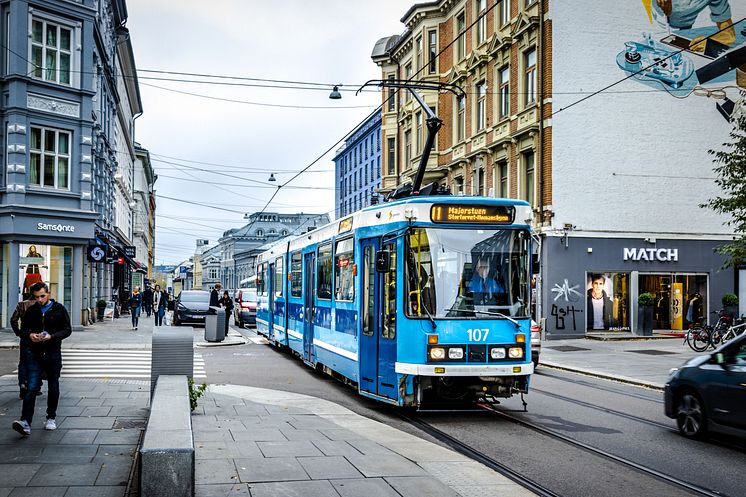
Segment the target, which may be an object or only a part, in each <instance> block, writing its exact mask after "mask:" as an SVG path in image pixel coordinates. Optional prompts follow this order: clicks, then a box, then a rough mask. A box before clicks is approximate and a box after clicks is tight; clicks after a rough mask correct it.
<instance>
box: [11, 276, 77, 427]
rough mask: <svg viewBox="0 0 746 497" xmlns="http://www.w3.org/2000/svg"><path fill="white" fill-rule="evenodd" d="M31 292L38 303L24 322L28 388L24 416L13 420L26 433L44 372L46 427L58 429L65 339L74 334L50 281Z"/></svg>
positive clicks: (22, 414) (23, 334) (35, 286)
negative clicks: (54, 295) (45, 384)
mask: <svg viewBox="0 0 746 497" xmlns="http://www.w3.org/2000/svg"><path fill="white" fill-rule="evenodd" d="M31 295H32V296H33V297H34V299H35V300H36V304H35V305H32V306H31V307H29V308H28V310H27V311H26V314H25V315H24V318H23V321H22V323H21V336H22V337H23V338H26V339H28V341H29V342H28V343H29V346H28V347H27V348H26V366H27V371H28V390H27V391H26V396H25V397H24V398H23V408H22V411H21V419H20V420H19V421H13V429H14V430H15V431H17V432H18V433H20V434H21V435H23V436H27V435H30V434H31V422H32V420H33V417H34V409H35V407H36V393H37V392H38V391H39V389H40V388H41V376H42V374H45V375H46V377H47V422H46V425H45V426H44V428H45V429H47V430H56V429H57V423H56V422H55V418H56V417H57V404H58V403H59V399H60V371H62V340H64V339H65V338H67V337H69V336H70V334H71V333H72V327H71V326H70V315H69V314H68V313H67V309H65V307H64V306H63V305H62V304H60V303H59V302H56V301H54V300H53V299H51V298H50V297H51V296H50V294H49V287H48V286H47V284H46V283H44V282H39V283H34V284H33V285H32V286H31Z"/></svg>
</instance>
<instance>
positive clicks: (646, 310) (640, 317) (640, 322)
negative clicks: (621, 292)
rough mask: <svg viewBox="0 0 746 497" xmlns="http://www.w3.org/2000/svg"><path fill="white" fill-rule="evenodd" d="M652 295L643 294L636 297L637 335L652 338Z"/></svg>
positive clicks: (653, 301)
mask: <svg viewBox="0 0 746 497" xmlns="http://www.w3.org/2000/svg"><path fill="white" fill-rule="evenodd" d="M654 303H655V297H653V294H651V293H648V292H644V293H641V294H640V295H639V296H638V297H637V305H638V307H637V334H638V335H642V336H646V337H649V336H653V304H654Z"/></svg>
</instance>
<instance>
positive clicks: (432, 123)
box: [355, 79, 465, 198]
mask: <svg viewBox="0 0 746 497" xmlns="http://www.w3.org/2000/svg"><path fill="white" fill-rule="evenodd" d="M373 84H375V85H377V86H380V87H387V88H402V89H405V90H407V91H409V93H411V94H412V96H413V97H414V99H415V100H417V103H419V104H420V107H422V109H423V110H424V111H425V114H427V119H426V120H425V124H426V126H427V139H426V140H425V148H424V149H423V151H422V157H421V158H420V167H419V168H418V169H417V175H416V176H415V178H414V182H413V183H412V186H411V188H410V189H409V192H407V193H402V194H401V196H409V195H417V194H419V192H420V188H421V187H422V180H423V179H424V178H425V169H426V168H427V161H428V160H429V159H430V152H431V151H432V149H433V145H434V144H435V136H436V135H437V134H438V131H439V130H440V127H441V126H442V125H443V121H441V120H440V119H439V118H438V116H437V115H436V114H435V112H433V109H431V108H430V106H429V105H427V103H426V102H425V100H424V99H423V98H422V97H421V96H420V94H419V93H417V92H416V91H415V90H434V91H438V92H440V91H449V92H451V93H453V94H454V95H456V96H457V97H463V96H464V95H465V93H464V90H462V89H461V87H459V86H458V85H455V84H452V83H439V82H432V81H410V80H405V79H371V80H370V81H367V82H365V84H363V86H361V87H360V88H358V90H357V92H355V95H357V94H358V93H360V91H362V89H363V88H365V87H366V86H368V85H373ZM394 193H395V194H396V193H399V192H398V190H397V191H396V192H394ZM396 198H398V197H396Z"/></svg>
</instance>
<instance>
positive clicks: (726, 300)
mask: <svg viewBox="0 0 746 497" xmlns="http://www.w3.org/2000/svg"><path fill="white" fill-rule="evenodd" d="M737 305H738V295H736V294H735V293H726V294H725V295H723V307H735V306H737Z"/></svg>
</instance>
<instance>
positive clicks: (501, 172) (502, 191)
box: [497, 161, 509, 198]
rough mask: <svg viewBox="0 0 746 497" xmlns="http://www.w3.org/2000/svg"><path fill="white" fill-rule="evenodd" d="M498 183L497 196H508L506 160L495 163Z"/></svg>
mask: <svg viewBox="0 0 746 497" xmlns="http://www.w3.org/2000/svg"><path fill="white" fill-rule="evenodd" d="M497 172H498V178H499V183H498V185H497V196H498V197H500V198H508V197H509V194H508V162H507V161H502V162H498V164H497Z"/></svg>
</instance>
